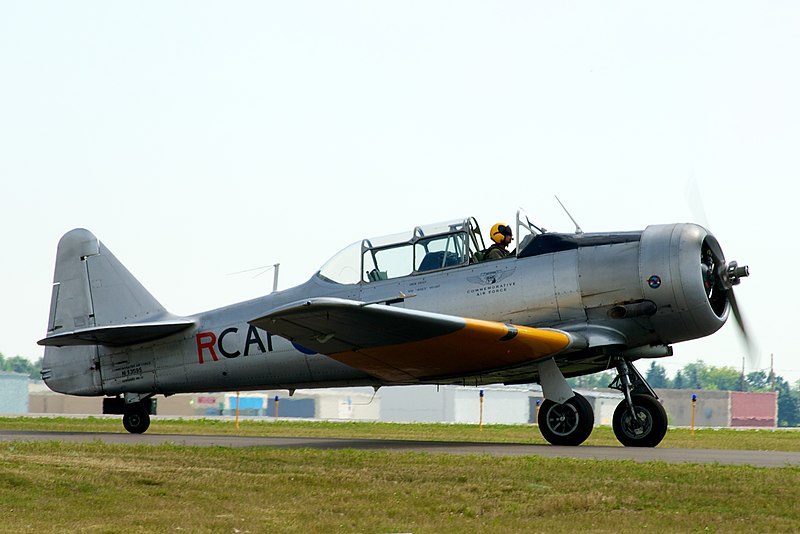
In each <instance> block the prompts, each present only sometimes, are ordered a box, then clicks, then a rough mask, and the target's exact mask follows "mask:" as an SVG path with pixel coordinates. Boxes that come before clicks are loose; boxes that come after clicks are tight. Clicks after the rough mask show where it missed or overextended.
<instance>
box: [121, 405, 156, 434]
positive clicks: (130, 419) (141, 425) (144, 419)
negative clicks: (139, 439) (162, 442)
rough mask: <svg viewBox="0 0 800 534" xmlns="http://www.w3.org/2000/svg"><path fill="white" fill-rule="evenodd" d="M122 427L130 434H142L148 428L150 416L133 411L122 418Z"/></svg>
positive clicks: (140, 411)
mask: <svg viewBox="0 0 800 534" xmlns="http://www.w3.org/2000/svg"><path fill="white" fill-rule="evenodd" d="M122 426H124V427H125V430H127V431H128V432H130V433H131V434H143V433H144V432H145V431H146V430H147V429H148V428H149V427H150V414H148V413H147V412H145V411H144V410H135V411H132V412H129V413H126V414H125V415H123V416H122Z"/></svg>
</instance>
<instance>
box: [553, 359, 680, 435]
mask: <svg viewBox="0 0 800 534" xmlns="http://www.w3.org/2000/svg"><path fill="white" fill-rule="evenodd" d="M615 363H616V368H617V373H618V374H617V378H615V379H614V382H612V383H611V387H612V388H615V389H618V390H620V391H621V392H622V393H623V395H625V398H624V399H623V400H622V402H620V403H619V405H618V406H617V409H616V410H614V417H613V418H612V426H613V428H614V435H615V436H616V437H617V439H618V440H619V442H620V443H622V444H623V445H625V446H626V447H655V446H656V445H658V444H659V443H661V440H662V439H664V436H665V435H666V433H667V412H666V411H665V410H664V407H663V406H662V405H661V403H660V402H659V401H658V397H657V396H656V393H655V391H653V389H652V388H651V387H650V385H649V384H648V383H647V382H646V381H645V379H644V378H643V377H642V375H640V374H639V372H638V371H637V370H636V368H635V367H634V366H633V365H632V364H631V363H630V362H628V361H626V360H625V359H624V358H618V359H617V360H616V362H615ZM538 423H539V430H540V431H541V433H542V436H543V437H544V439H546V440H547V441H548V442H550V443H552V444H553V445H571V446H575V445H580V444H581V443H583V442H584V441H586V439H587V438H588V437H589V435H590V434H591V433H592V429H593V428H594V411H593V410H592V406H591V404H589V401H587V400H586V399H585V398H584V397H583V396H582V395H580V394H578V393H575V395H574V396H573V397H572V398H570V399H569V400H567V401H566V402H564V403H563V404H558V403H557V402H553V401H551V400H545V401H544V402H542V406H541V408H540V409H539V417H538Z"/></svg>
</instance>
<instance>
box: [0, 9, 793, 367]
mask: <svg viewBox="0 0 800 534" xmlns="http://www.w3.org/2000/svg"><path fill="white" fill-rule="evenodd" d="M799 27H800V5H799V4H797V3H796V2H789V1H785V2H781V1H773V2H755V1H753V2H737V1H724V2H723V1H708V2H696V1H677V2H670V3H668V4H659V3H650V2H648V3H642V2H618V1H610V2H590V1H572V2H529V1H519V2H517V1H507V2H471V1H459V2H452V1H439V0H425V1H419V2H414V1H404V2H356V1H336V0H334V1H327V0H326V1H297V2H262V1H252V2H248V1H241V2H208V1H202V0H201V1H197V0H192V1H167V2H121V1H106V0H103V1H99V0H98V1H75V2H61V1H37V2H30V1H25V0H19V1H18V0H7V1H5V2H3V3H2V4H0V76H2V83H0V232H2V234H1V235H2V246H3V250H4V252H3V253H2V255H1V256H0V260H2V261H0V303H1V304H2V305H0V325H1V326H0V352H2V354H4V355H5V356H6V357H10V356H15V355H22V356H24V357H27V358H30V359H31V360H36V359H38V358H39V357H40V356H41V355H42V353H43V349H42V348H41V347H39V346H38V345H37V344H36V340H38V339H40V338H42V337H44V335H45V330H46V327H47V314H48V311H49V301H50V288H51V284H52V276H53V275H52V271H53V266H54V262H55V251H56V245H57V243H58V240H59V238H60V237H61V235H63V234H64V233H65V232H67V231H68V230H70V229H72V228H76V227H84V228H88V229H90V230H91V231H92V232H94V233H95V235H97V236H98V237H99V238H100V239H101V240H102V241H103V242H104V243H105V244H106V246H108V247H109V249H111V250H112V251H113V252H114V254H115V255H116V256H117V257H118V258H119V259H120V260H121V261H122V262H123V263H124V264H125V265H126V266H127V267H128V269H129V270H130V271H131V272H132V273H133V274H134V275H136V276H137V278H139V280H140V281H141V282H142V283H143V284H144V285H145V286H146V287H147V288H148V289H149V290H150V291H151V292H152V293H153V294H154V295H155V296H156V297H157V298H158V299H159V301H160V302H161V303H162V304H163V305H165V306H166V308H167V309H169V310H170V311H172V312H173V313H177V314H191V313H196V312H199V311H202V310H206V309H211V308H216V307H219V306H223V305H227V304H231V303H234V302H237V301H240V300H243V299H247V298H253V297H256V296H259V295H262V294H265V293H267V292H269V291H270V290H271V288H272V273H271V272H267V273H265V274H262V275H261V276H256V274H258V272H259V271H251V272H246V273H242V274H232V273H240V272H241V271H247V270H250V269H254V268H258V267H261V266H269V265H272V264H275V263H280V276H279V288H280V289H285V288H287V287H290V286H293V285H296V284H298V283H301V282H303V281H305V280H306V279H308V278H309V277H310V276H311V275H312V274H313V273H314V272H315V271H316V270H317V269H318V268H319V267H320V266H321V265H322V264H323V263H324V262H325V261H326V260H327V259H328V258H329V257H331V256H332V255H333V254H335V253H336V252H337V251H339V250H340V249H342V248H344V247H345V246H346V245H348V244H350V243H352V242H354V241H356V240H358V239H360V238H362V237H370V236H380V235H385V234H393V233H397V232H402V231H407V230H410V229H412V228H413V227H414V226H416V225H423V224H428V223H433V222H439V221H444V220H450V219H455V218H462V217H467V216H475V217H477V219H478V221H479V222H480V223H481V225H482V226H483V227H484V228H485V229H488V227H489V226H491V225H492V224H493V223H494V222H496V221H508V222H510V223H512V222H513V220H514V214H515V212H516V210H517V209H518V208H520V207H522V208H524V209H525V211H526V212H527V213H529V214H530V215H532V216H533V217H534V218H535V219H537V220H538V221H539V222H540V223H541V224H542V225H544V226H545V227H546V228H547V229H549V230H554V231H572V230H573V229H574V226H573V224H572V222H571V221H570V220H569V218H568V217H567V216H566V215H565V214H564V212H563V210H562V209H561V207H560V206H559V205H558V203H557V202H556V200H555V196H556V195H557V196H558V197H559V198H560V199H561V201H562V202H563V203H564V204H565V205H566V206H567V208H568V209H569V211H570V213H571V214H572V215H573V216H574V217H575V219H577V221H578V222H579V223H580V225H581V227H582V228H583V229H584V231H586V232H592V231H617V230H641V229H644V228H645V227H646V226H647V225H649V224H660V223H672V222H689V221H691V222H698V223H701V224H704V225H707V226H708V227H709V228H710V230H711V231H712V232H713V233H714V235H716V236H717V238H718V239H719V240H720V242H721V244H722V247H723V249H724V251H725V255H726V258H727V259H728V260H734V259H735V260H738V261H739V263H740V264H747V265H749V266H750V269H751V276H750V277H749V278H747V279H745V280H744V281H743V282H742V283H741V285H739V286H737V288H736V290H737V292H736V296H737V300H738V302H739V305H740V307H741V309H742V311H743V314H744V315H745V319H746V320H747V323H748V330H749V333H750V337H751V339H752V340H753V342H754V343H755V345H756V354H757V356H758V362H757V363H755V362H752V363H751V362H747V364H746V365H747V368H746V370H747V372H750V371H752V370H754V369H756V368H759V369H768V368H769V365H770V356H771V355H774V362H775V363H774V365H775V371H776V373H778V374H779V375H781V376H783V377H784V378H787V379H788V380H790V381H794V380H797V379H800V361H798V360H799V358H798V350H797V348H796V346H795V343H794V337H795V336H794V328H796V325H795V323H794V318H795V305H796V303H797V302H798V296H800V295H798V289H797V286H796V285H795V284H794V283H793V269H794V267H796V266H798V265H800V253H798V247H797V244H796V243H795V239H794V238H792V232H793V224H794V223H795V220H796V217H795V210H796V200H795V198H796V192H797V189H798V188H797V185H796V184H797V178H798V176H800V151H798V147H800V98H798V95H800V62H798V61H797V53H798V50H800V32H798V31H797V28H799ZM674 351H675V356H674V357H672V358H666V359H662V360H659V363H661V364H662V365H664V366H665V367H666V368H667V371H668V373H669V374H671V375H674V373H675V372H676V371H677V370H679V369H680V368H681V367H682V366H683V365H685V364H687V363H691V362H694V361H697V360H698V359H702V360H703V361H705V362H706V363H708V364H711V365H718V366H732V367H735V368H737V369H738V368H740V367H741V365H742V359H743V357H744V355H745V348H744V345H743V343H742V341H741V336H740V335H739V333H738V330H737V328H736V327H735V325H734V323H733V321H729V322H728V324H726V325H725V327H723V329H722V330H721V331H720V332H718V333H717V334H715V335H712V336H710V337H707V338H704V339H701V340H696V341H691V342H685V343H680V344H677V345H675V347H674ZM645 365H646V364H645Z"/></svg>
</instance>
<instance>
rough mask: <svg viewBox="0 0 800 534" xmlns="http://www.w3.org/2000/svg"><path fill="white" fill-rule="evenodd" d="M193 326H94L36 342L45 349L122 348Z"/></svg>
mask: <svg viewBox="0 0 800 534" xmlns="http://www.w3.org/2000/svg"><path fill="white" fill-rule="evenodd" d="M193 324H194V322H193V321H191V320H189V319H179V320H172V321H155V322H150V323H139V324H122V325H112V326H96V327H91V328H82V329H79V330H71V331H69V332H61V333H58V334H52V335H49V336H47V337H46V338H44V339H40V340H39V341H38V343H39V345H43V346H46V347H65V346H74V345H106V346H108V347H123V346H125V345H136V344H140V343H147V342H148V341H155V340H156V339H160V338H162V337H166V336H169V335H172V334H175V333H177V332H180V331H181V330H184V329H186V328H189V327H190V326H192V325H193Z"/></svg>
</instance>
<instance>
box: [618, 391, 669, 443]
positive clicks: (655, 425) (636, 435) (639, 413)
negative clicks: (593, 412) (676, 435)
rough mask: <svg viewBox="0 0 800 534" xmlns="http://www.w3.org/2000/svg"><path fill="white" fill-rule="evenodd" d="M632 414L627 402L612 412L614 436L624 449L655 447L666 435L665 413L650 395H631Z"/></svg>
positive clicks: (620, 404) (624, 401)
mask: <svg viewBox="0 0 800 534" xmlns="http://www.w3.org/2000/svg"><path fill="white" fill-rule="evenodd" d="M631 404H632V405H633V410H634V413H631V410H630V407H629V405H628V402H627V400H623V401H622V402H620V403H619V405H618V406H617V409H616V410H614V418H613V420H612V424H613V426H614V435H615V436H617V439H618V440H619V442H620V443H622V444H623V445H625V446H626V447H655V446H656V445H658V444H659V443H661V440H662V439H664V436H665V435H666V433H667V412H666V410H664V407H663V406H662V405H661V403H660V402H658V399H656V398H654V397H651V396H650V395H642V394H640V395H631Z"/></svg>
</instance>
